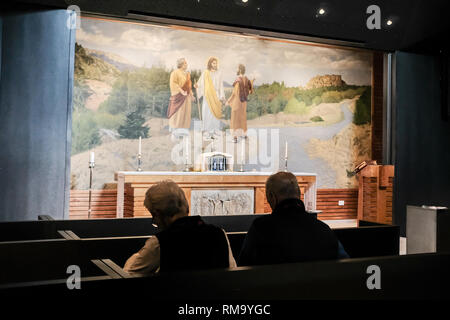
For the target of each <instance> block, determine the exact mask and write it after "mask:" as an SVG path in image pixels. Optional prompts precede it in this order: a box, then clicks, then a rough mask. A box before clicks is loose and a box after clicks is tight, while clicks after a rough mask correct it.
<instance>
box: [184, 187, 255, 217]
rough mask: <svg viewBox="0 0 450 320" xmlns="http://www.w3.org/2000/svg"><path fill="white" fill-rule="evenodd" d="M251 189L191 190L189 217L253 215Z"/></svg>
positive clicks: (253, 196)
mask: <svg viewBox="0 0 450 320" xmlns="http://www.w3.org/2000/svg"><path fill="white" fill-rule="evenodd" d="M254 203H255V194H254V189H253V188H239V189H237V188H230V189H192V191H191V210H190V214H191V215H200V216H222V215H244V214H253V212H254Z"/></svg>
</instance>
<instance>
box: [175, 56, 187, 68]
mask: <svg viewBox="0 0 450 320" xmlns="http://www.w3.org/2000/svg"><path fill="white" fill-rule="evenodd" d="M187 65H188V64H187V61H186V59H185V58H180V59H178V60H177V68H178V69H181V70H183V71H186V69H187Z"/></svg>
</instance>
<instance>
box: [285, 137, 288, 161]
mask: <svg viewBox="0 0 450 320" xmlns="http://www.w3.org/2000/svg"><path fill="white" fill-rule="evenodd" d="M284 150H285V153H284V157H285V158H287V157H288V142H287V141H286V146H285V149H284Z"/></svg>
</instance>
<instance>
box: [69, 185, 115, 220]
mask: <svg viewBox="0 0 450 320" xmlns="http://www.w3.org/2000/svg"><path fill="white" fill-rule="evenodd" d="M116 199H117V190H93V191H92V199H91V209H92V212H91V218H92V219H105V218H115V217H116ZM88 208H89V191H88V190H71V191H70V205H69V211H70V217H69V218H70V219H87V217H88Z"/></svg>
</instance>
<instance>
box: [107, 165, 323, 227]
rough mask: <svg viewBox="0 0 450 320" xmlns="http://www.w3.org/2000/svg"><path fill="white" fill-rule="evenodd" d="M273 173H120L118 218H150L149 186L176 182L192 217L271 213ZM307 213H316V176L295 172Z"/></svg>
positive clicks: (117, 173) (116, 175)
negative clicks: (269, 188) (147, 204)
mask: <svg viewBox="0 0 450 320" xmlns="http://www.w3.org/2000/svg"><path fill="white" fill-rule="evenodd" d="M271 174H272V173H271V172H165V171H146V172H145V171H142V172H138V171H118V172H116V173H115V174H114V179H115V180H116V181H117V211H116V217H117V218H123V217H148V216H150V213H149V212H148V211H147V209H145V207H144V205H143V202H144V198H145V193H146V191H147V189H148V188H149V187H151V186H152V185H153V184H155V183H157V182H158V181H161V180H168V179H170V180H173V181H174V182H176V183H177V184H178V185H179V186H180V187H181V188H182V189H183V191H184V193H185V195H186V199H187V200H188V202H189V208H190V214H192V215H237V214H251V213H256V214H257V213H269V212H271V209H270V206H269V204H268V202H267V199H266V196H265V191H266V190H265V182H266V180H267V178H268V177H269V176H270V175H271ZM293 174H294V175H295V176H296V177H297V181H298V184H299V187H300V190H301V194H302V200H303V201H304V203H305V206H306V209H307V210H316V198H317V186H316V177H317V175H316V174H315V173H304V172H294V173H293Z"/></svg>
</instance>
